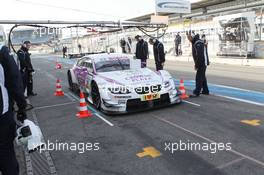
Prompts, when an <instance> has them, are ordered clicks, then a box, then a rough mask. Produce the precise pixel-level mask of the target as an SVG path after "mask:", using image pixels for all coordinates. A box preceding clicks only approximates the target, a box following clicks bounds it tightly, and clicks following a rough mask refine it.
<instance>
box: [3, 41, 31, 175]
mask: <svg viewBox="0 0 264 175" xmlns="http://www.w3.org/2000/svg"><path fill="white" fill-rule="evenodd" d="M0 65H1V66H0V76H1V80H0V81H1V82H0V84H1V92H0V97H1V99H2V100H1V101H0V108H1V112H0V172H2V174H3V175H19V167H18V162H17V159H16V155H15V151H14V145H13V141H14V138H15V132H16V123H15V120H14V113H13V105H14V101H15V102H16V104H17V106H18V108H19V110H18V116H17V117H18V118H17V119H18V120H19V121H21V122H23V121H24V119H26V113H25V108H26V105H27V103H26V100H25V97H24V93H23V85H22V79H21V74H20V73H19V70H18V67H17V65H16V63H15V60H14V58H13V57H12V56H10V53H9V49H8V48H7V47H6V46H2V47H0Z"/></svg>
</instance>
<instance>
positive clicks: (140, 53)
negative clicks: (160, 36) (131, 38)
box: [135, 35, 149, 68]
mask: <svg viewBox="0 0 264 175" xmlns="http://www.w3.org/2000/svg"><path fill="white" fill-rule="evenodd" d="M135 39H136V41H137V46H136V58H137V59H140V60H141V67H142V68H144V67H147V59H148V58H149V51H148V43H147V42H146V41H145V40H144V39H143V38H142V37H141V36H139V35H137V36H136V37H135Z"/></svg>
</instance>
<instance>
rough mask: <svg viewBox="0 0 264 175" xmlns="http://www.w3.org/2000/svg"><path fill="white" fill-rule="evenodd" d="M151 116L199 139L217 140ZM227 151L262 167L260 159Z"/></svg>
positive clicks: (211, 141) (263, 163)
mask: <svg viewBox="0 0 264 175" xmlns="http://www.w3.org/2000/svg"><path fill="white" fill-rule="evenodd" d="M153 116H154V118H156V119H158V120H160V121H162V122H164V123H167V124H169V125H171V126H173V127H175V128H178V129H181V130H183V131H185V132H187V133H189V134H191V135H194V136H196V137H198V138H201V139H203V140H205V141H207V142H210V143H217V142H215V141H213V140H211V139H209V138H206V137H204V136H202V135H200V134H197V133H195V132H193V131H190V130H188V129H185V128H183V127H181V126H179V125H177V124H175V123H173V122H170V121H168V120H166V119H164V118H159V117H157V116H155V115H153ZM229 152H232V153H233V154H235V155H238V156H241V157H243V158H245V159H248V160H250V161H252V162H255V163H256V164H258V165H261V166H262V167H264V162H261V161H259V160H257V159H255V158H253V157H250V156H247V155H245V154H242V153H240V152H238V151H235V150H230V151H229Z"/></svg>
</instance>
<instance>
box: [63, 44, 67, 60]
mask: <svg viewBox="0 0 264 175" xmlns="http://www.w3.org/2000/svg"><path fill="white" fill-rule="evenodd" d="M67 50H68V48H67V46H63V47H62V53H63V58H65V57H67V56H66V53H67Z"/></svg>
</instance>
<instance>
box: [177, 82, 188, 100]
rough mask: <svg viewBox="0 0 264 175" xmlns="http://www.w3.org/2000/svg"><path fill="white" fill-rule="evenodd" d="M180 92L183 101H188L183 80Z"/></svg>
mask: <svg viewBox="0 0 264 175" xmlns="http://www.w3.org/2000/svg"><path fill="white" fill-rule="evenodd" d="M179 90H180V92H181V99H183V100H184V99H187V98H189V97H188V95H187V94H186V90H185V87H184V82H183V79H181V80H180V88H179Z"/></svg>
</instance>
